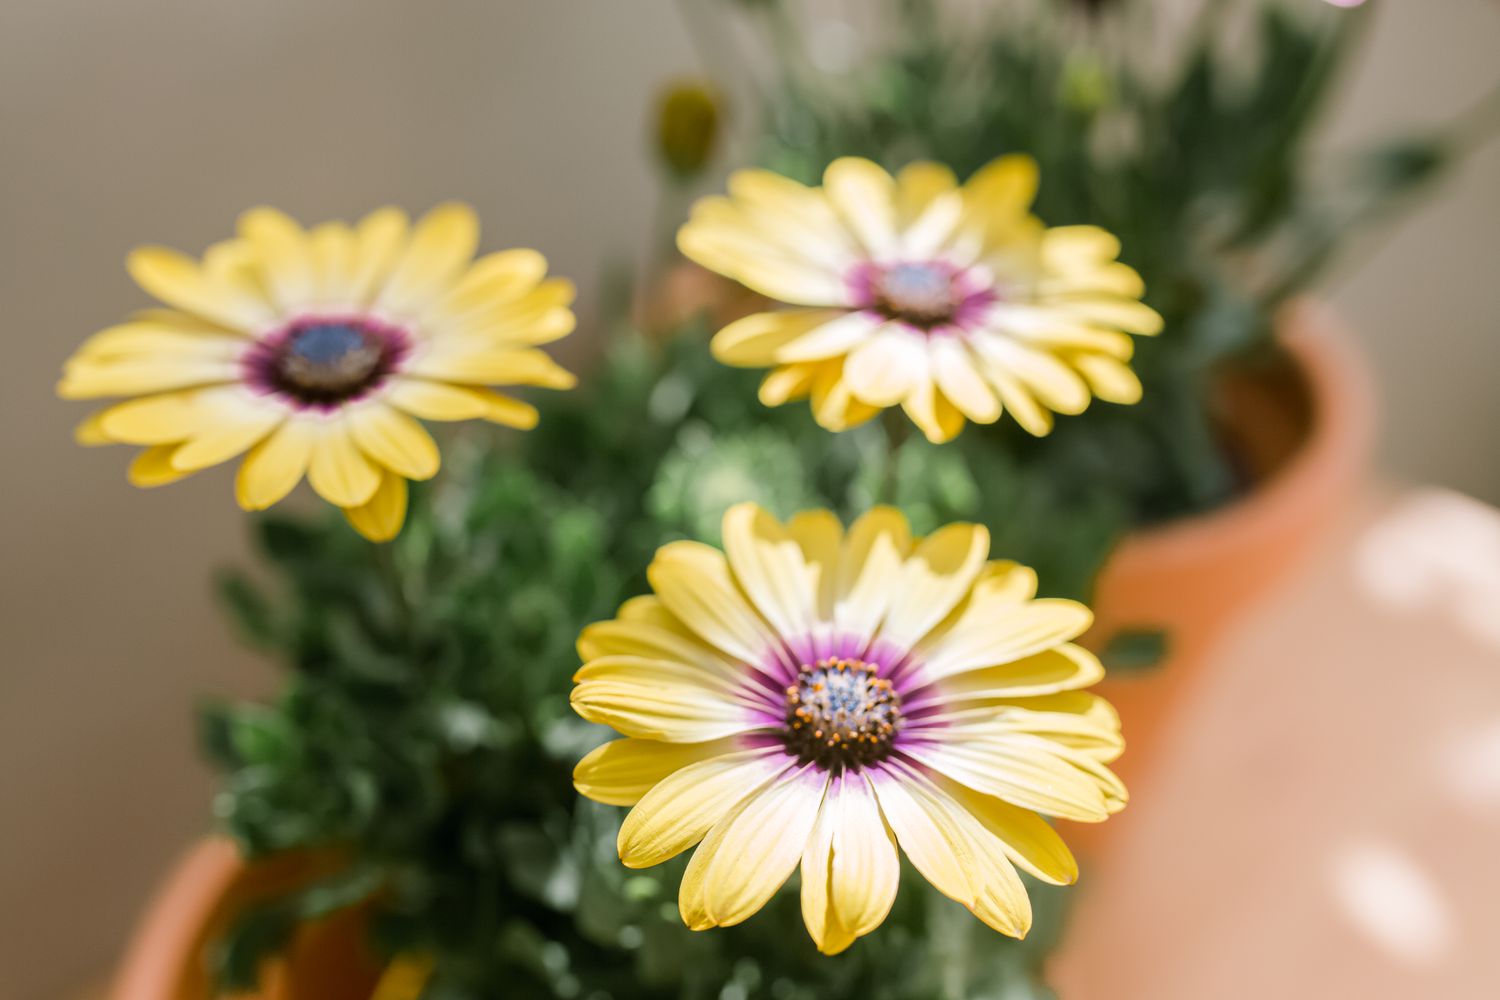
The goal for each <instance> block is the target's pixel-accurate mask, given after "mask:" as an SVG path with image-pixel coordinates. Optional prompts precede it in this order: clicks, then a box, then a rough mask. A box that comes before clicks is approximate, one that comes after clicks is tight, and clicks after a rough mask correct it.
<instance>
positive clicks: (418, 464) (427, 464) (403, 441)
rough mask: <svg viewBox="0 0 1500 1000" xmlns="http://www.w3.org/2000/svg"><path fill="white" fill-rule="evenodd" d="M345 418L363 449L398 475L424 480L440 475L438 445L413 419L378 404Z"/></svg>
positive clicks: (353, 410) (350, 413)
mask: <svg viewBox="0 0 1500 1000" xmlns="http://www.w3.org/2000/svg"><path fill="white" fill-rule="evenodd" d="M345 419H346V420H347V421H348V426H349V433H350V434H351V435H352V436H353V438H354V443H355V444H357V445H358V446H359V448H360V450H361V451H363V452H364V453H365V455H366V456H367V457H369V458H372V459H374V460H375V461H377V462H379V463H380V464H381V465H383V466H385V467H386V468H387V469H390V470H391V471H392V472H394V473H396V474H397V475H398V476H403V477H405V478H406V479H416V480H422V479H431V478H432V477H433V476H435V475H437V471H438V466H439V464H440V463H441V457H440V456H439V454H438V446H437V442H436V441H434V440H432V435H431V434H429V433H427V428H425V427H423V426H422V425H421V424H419V423H417V422H416V421H415V420H413V419H412V418H411V417H408V416H407V415H406V414H404V413H402V412H401V411H399V410H395V409H392V408H391V407H389V406H386V405H385V404H384V403H382V402H374V403H371V404H369V405H366V406H361V407H358V408H357V409H352V410H350V411H349V413H348V414H347V416H346V417H345Z"/></svg>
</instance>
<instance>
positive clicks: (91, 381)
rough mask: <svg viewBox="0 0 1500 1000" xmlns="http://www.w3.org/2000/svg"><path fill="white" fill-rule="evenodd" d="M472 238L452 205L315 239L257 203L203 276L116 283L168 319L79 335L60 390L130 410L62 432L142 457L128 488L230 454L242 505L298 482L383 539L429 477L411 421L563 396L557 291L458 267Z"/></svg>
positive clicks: (562, 325) (566, 321) (562, 298)
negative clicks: (521, 396) (411, 484)
mask: <svg viewBox="0 0 1500 1000" xmlns="http://www.w3.org/2000/svg"><path fill="white" fill-rule="evenodd" d="M478 241H479V223H478V221H477V220H476V218H475V216H474V212H473V210H472V209H470V208H469V207H468V206H466V205H459V204H447V205H440V206H438V207H437V208H434V209H433V210H432V211H431V212H429V213H428V214H427V215H425V216H424V217H423V218H422V219H421V220H420V221H418V222H417V223H416V224H415V225H411V224H409V223H408V221H407V217H406V215H405V213H403V212H401V211H400V210H398V209H395V208H383V209H380V210H379V211H376V212H373V213H371V214H370V215H368V216H366V217H365V218H364V219H363V220H362V221H360V222H359V223H358V225H354V226H350V225H346V224H345V223H342V222H328V223H324V224H322V225H319V226H316V227H314V228H312V229H310V230H304V229H302V227H301V226H299V225H298V224H297V223H296V222H294V221H292V220H291V219H289V218H288V217H287V216H285V215H283V214H282V213H281V212H278V211H276V210H274V209H270V208H257V209H253V210H252V211H249V212H247V213H245V214H244V215H243V216H242V217H241V218H240V222H239V235H238V236H237V237H235V238H233V239H230V240H226V241H224V242H222V243H218V244H215V245H214V246H212V247H210V248H209V249H208V251H207V253H205V254H204V255H203V259H202V261H201V262H199V261H195V260H193V259H192V258H191V257H188V256H186V255H184V254H181V253H178V252H177V251H175V250H168V249H165V248H163V247H142V248H140V249H138V250H136V251H134V252H133V253H131V255H130V257H129V260H128V263H127V266H128V268H129V270H130V274H131V276H132V277H133V278H134V279H135V281H136V283H137V284H139V285H140V286H141V287H142V288H143V289H145V290H146V291H147V292H149V293H151V294H152V295H153V296H155V297H156V298H157V299H159V300H161V301H162V302H163V303H165V304H166V305H167V306H168V307H169V308H165V309H150V310H146V311H144V312H141V313H138V314H137V315H136V316H135V317H133V318H132V319H131V320H130V321H129V322H127V323H124V324H122V325H120V326H114V327H111V328H109V329H107V330H104V331H102V332H100V333H98V334H95V335H94V336H93V337H91V338H90V339H89V340H88V341H86V342H85V343H84V344H83V346H82V347H80V348H79V349H78V351H77V353H75V354H74V355H73V357H72V358H70V359H69V360H68V362H67V364H66V366H65V368H64V374H63V378H62V381H61V382H60V383H59V385H58V393H59V395H61V396H62V397H64V398H65V399H95V398H100V397H110V396H115V397H133V398H131V399H129V400H127V401H125V402H121V403H116V404H115V405H113V406H110V407H108V408H107V409H104V410H102V411H99V412H97V413H95V414H94V415H93V416H91V417H89V418H88V420H86V421H85V422H84V424H83V425H82V426H80V428H79V429H78V434H77V437H78V439H79V441H80V442H82V443H85V444H109V443H123V444H134V445H144V446H146V447H145V450H144V451H142V452H141V453H140V454H139V455H138V456H137V457H136V459H135V461H134V462H133V463H132V465H131V467H130V481H131V482H133V483H134V484H136V485H137V486H160V485H162V484H165V483H169V482H173V481H175V480H178V479H181V478H182V477H184V476H187V475H190V474H192V473H194V472H197V471H198V470H200V469H204V468H207V467H209V466H211V465H218V464H219V463H221V462H225V461H228V460H229V459H232V458H235V457H237V456H240V455H244V456H245V457H244V461H243V462H241V463H240V467H239V476H238V480H237V482H236V490H235V492H236V496H237V498H238V500H239V503H240V506H242V507H244V508H245V509H246V510H261V509H264V508H266V507H269V506H271V505H272V504H274V503H276V502H277V501H278V500H280V499H281V498H282V497H284V496H286V495H287V494H288V493H290V492H291V491H292V489H293V487H295V486H296V485H297V483H298V482H299V481H301V479H302V477H303V476H304V475H306V476H307V479H308V482H309V483H311V484H312V487H313V489H314V490H316V491H317V492H318V493H319V494H321V495H322V496H323V497H324V499H326V500H328V501H329V502H330V503H333V504H336V505H337V506H339V507H341V508H342V509H343V510H344V513H345V514H346V515H347V516H348V518H349V521H350V523H351V524H353V525H354V527H355V528H357V529H358V530H359V531H360V532H361V533H362V534H364V535H365V536H366V537H368V538H371V539H374V540H376V541H384V540H387V539H390V538H392V537H394V536H395V535H396V533H397V532H399V531H400V530H401V524H402V521H403V520H404V519H405V516H406V482H407V480H408V479H428V478H430V477H432V476H433V475H435V474H436V473H437V470H438V463H439V456H438V449H437V445H436V444H435V443H434V442H433V440H432V437H431V435H429V434H428V432H427V431H426V429H425V428H424V427H423V426H422V424H421V423H419V422H418V421H417V420H416V419H414V418H421V419H424V420H468V419H474V418H478V419H484V420H491V421H494V422H496V423H500V424H505V425H508V426H511V427H520V428H529V427H532V426H535V424H536V420H537V413H536V410H535V408H534V407H532V406H530V405H528V404H526V403H523V402H521V401H520V400H517V399H514V398H512V397H510V396H507V395H504V394H502V393H499V392H496V391H494V390H493V389H492V388H489V387H490V386H496V385H540V386H546V387H549V388H554V389H566V388H569V387H571V386H572V385H573V384H574V381H575V380H574V378H573V376H572V375H571V374H569V373H568V372H566V371H564V370H563V369H562V368H559V367H558V366H557V364H556V363H554V362H553V361H552V359H551V358H549V357H548V356H547V355H546V354H545V353H543V352H542V351H540V350H537V349H536V347H537V345H539V344H545V343H548V342H550V341H553V340H556V339H558V338H559V337H563V336H566V335H567V334H568V333H570V332H571V331H572V330H573V327H574V325H575V320H574V316H573V313H572V310H571V309H570V308H569V306H570V305H571V303H572V301H573V295H574V291H573V286H572V284H571V283H569V282H567V281H565V280H562V279H557V278H554V279H550V280H543V279H544V276H545V275H546V271H547V262H546V260H545V259H544V258H543V257H542V255H541V254H539V253H537V252H536V251H534V250H506V251H502V252H500V253H494V254H490V255H488V256H485V257H482V258H480V259H479V260H477V261H476V260H473V256H474V251H475V247H476V246H477V244H478Z"/></svg>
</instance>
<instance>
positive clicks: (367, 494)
mask: <svg viewBox="0 0 1500 1000" xmlns="http://www.w3.org/2000/svg"><path fill="white" fill-rule="evenodd" d="M381 478H382V477H381V473H380V469H379V468H378V467H376V466H375V464H374V463H372V462H371V461H370V460H369V459H368V458H366V457H365V456H364V453H363V452H361V451H360V450H359V448H358V447H357V446H356V445H355V444H354V439H353V437H352V436H350V434H349V428H348V425H347V424H345V423H344V421H343V420H342V419H336V420H334V421H332V422H330V423H328V424H327V425H325V426H324V427H321V428H319V432H318V434H317V440H316V441H315V442H314V443H313V450H312V456H311V458H310V460H309V461H308V466H307V481H308V482H309V483H311V484H312V488H313V489H315V490H317V491H318V495H319V496H321V497H322V498H323V499H325V500H327V501H328V502H329V503H331V504H333V505H335V506H337V507H346V508H348V507H363V506H364V505H365V504H366V503H369V502H370V500H371V498H372V497H374V495H375V491H376V490H377V489H379V487H380V483H381ZM398 478H399V477H398ZM356 527H358V525H356Z"/></svg>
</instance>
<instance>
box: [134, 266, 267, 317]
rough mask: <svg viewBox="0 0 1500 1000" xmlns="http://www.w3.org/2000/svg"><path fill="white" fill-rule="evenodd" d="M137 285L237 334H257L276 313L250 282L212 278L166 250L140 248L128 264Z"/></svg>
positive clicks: (219, 277)
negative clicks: (243, 332)
mask: <svg viewBox="0 0 1500 1000" xmlns="http://www.w3.org/2000/svg"><path fill="white" fill-rule="evenodd" d="M125 266H126V269H127V270H129V272H130V276H131V277H132V278H134V279H135V283H136V284H138V285H140V286H141V288H143V289H145V290H146V291H147V292H149V293H150V294H151V295H153V296H155V297H156V298H158V299H160V300H161V301H163V302H165V303H167V304H168V305H171V306H176V307H177V308H178V309H182V310H184V311H186V312H190V313H193V314H194V315H197V316H201V317H203V318H204V319H207V320H209V321H211V322H214V323H218V324H220V325H222V326H227V327H230V328H231V329H235V330H246V331H250V332H256V331H259V330H260V329H262V328H264V327H266V326H269V325H270V324H271V323H273V322H275V320H276V313H275V311H274V310H273V309H272V308H271V304H270V303H269V302H267V301H266V300H265V299H264V298H263V297H262V296H261V295H260V294H259V293H258V292H257V291H256V290H255V288H254V287H253V286H252V285H251V284H250V283H249V282H248V281H230V280H229V279H228V278H227V276H216V277H210V276H209V275H208V274H206V273H205V271H204V269H203V268H200V267H199V265H198V263H197V262H196V261H194V260H193V259H192V258H191V257H189V256H187V255H186V254H182V253H178V252H177V251H176V250H169V249H167V248H166V247H140V248H139V249H136V250H133V251H131V253H130V256H129V257H128V258H127V259H126V261H125Z"/></svg>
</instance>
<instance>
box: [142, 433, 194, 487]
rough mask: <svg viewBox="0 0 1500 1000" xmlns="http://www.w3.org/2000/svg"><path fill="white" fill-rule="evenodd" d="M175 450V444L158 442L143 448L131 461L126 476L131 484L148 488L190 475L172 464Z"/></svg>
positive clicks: (173, 481)
mask: <svg viewBox="0 0 1500 1000" xmlns="http://www.w3.org/2000/svg"><path fill="white" fill-rule="evenodd" d="M176 450H177V446H176V445H175V444H158V445H152V446H151V447H150V448H146V449H144V450H143V451H141V452H140V453H139V454H137V455H136V456H135V458H134V459H133V460H132V461H131V463H130V469H129V471H128V472H127V473H126V478H128V479H129V480H130V484H131V485H132V486H140V487H143V488H150V487H153V486H165V485H167V484H168V483H175V482H177V480H179V479H183V478H185V477H187V476H190V475H192V473H191V472H184V471H183V470H181V469H178V468H176V467H175V466H174V465H173V464H172V453H173V452H175V451H176Z"/></svg>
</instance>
